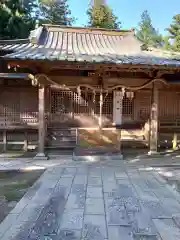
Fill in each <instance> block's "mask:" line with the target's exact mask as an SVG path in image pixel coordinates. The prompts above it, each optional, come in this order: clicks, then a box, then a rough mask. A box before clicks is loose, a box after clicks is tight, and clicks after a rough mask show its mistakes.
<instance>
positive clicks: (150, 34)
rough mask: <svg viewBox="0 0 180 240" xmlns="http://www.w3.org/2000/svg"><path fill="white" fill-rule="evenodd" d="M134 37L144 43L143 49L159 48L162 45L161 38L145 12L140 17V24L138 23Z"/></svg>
mask: <svg viewBox="0 0 180 240" xmlns="http://www.w3.org/2000/svg"><path fill="white" fill-rule="evenodd" d="M136 36H137V38H138V39H139V40H140V41H141V42H143V43H144V47H145V48H148V46H153V47H160V46H162V45H163V38H162V36H161V35H160V34H159V33H158V31H157V30H156V29H155V28H154V27H153V25H152V20H151V17H150V15H149V13H148V11H147V10H145V11H144V12H143V13H142V15H141V22H140V23H139V29H138V30H137V32H136Z"/></svg>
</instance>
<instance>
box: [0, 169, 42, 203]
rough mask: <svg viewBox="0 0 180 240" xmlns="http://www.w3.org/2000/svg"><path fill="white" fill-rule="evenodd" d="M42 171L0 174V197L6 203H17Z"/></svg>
mask: <svg viewBox="0 0 180 240" xmlns="http://www.w3.org/2000/svg"><path fill="white" fill-rule="evenodd" d="M42 173H43V171H33V172H28V173H19V172H7V173H0V179H1V181H0V195H1V196H5V197H6V200H7V201H8V202H11V201H19V200H20V199H21V198H22V197H23V195H24V194H25V193H26V192H27V191H28V189H29V188H30V187H31V186H32V185H33V184H34V182H35V181H36V180H37V179H38V178H39V177H40V175H41V174H42Z"/></svg>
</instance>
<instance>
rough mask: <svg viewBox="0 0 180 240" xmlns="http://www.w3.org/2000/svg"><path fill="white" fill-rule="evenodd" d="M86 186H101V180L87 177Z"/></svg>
mask: <svg viewBox="0 0 180 240" xmlns="http://www.w3.org/2000/svg"><path fill="white" fill-rule="evenodd" d="M88 186H97V187H98V186H102V180H101V178H100V177H91V176H89V177H88Z"/></svg>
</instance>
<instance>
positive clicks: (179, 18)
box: [167, 14, 180, 52]
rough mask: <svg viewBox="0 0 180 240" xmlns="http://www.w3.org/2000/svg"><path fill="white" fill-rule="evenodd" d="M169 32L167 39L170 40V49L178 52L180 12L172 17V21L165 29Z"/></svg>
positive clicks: (179, 45) (179, 47) (179, 48)
mask: <svg viewBox="0 0 180 240" xmlns="http://www.w3.org/2000/svg"><path fill="white" fill-rule="evenodd" d="M167 30H168V32H169V34H170V35H169V39H171V40H172V42H173V43H172V45H171V47H172V49H173V50H174V51H179V52H180V14H177V15H175V16H174V17H173V23H172V24H171V25H170V27H169V28H168V29H167Z"/></svg>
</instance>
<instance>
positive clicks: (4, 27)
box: [0, 0, 35, 39]
mask: <svg viewBox="0 0 180 240" xmlns="http://www.w3.org/2000/svg"><path fill="white" fill-rule="evenodd" d="M34 6H35V0H34V1H32V0H3V1H1V3H0V16H1V21H0V39H16V38H27V37H28V36H29V32H30V30H32V29H33V28H34V26H35V19H34V18H33V17H32V15H31V13H32V11H33V8H34Z"/></svg>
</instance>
